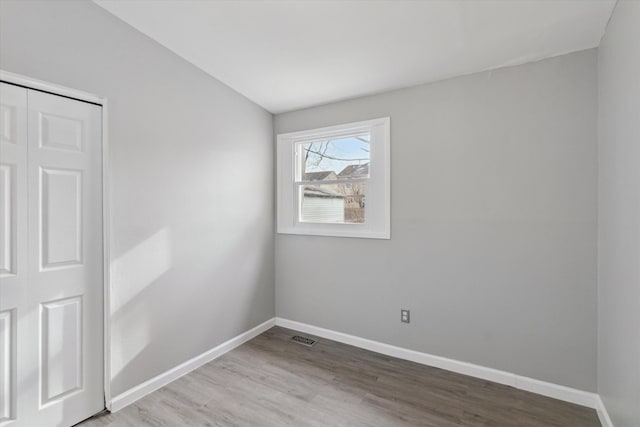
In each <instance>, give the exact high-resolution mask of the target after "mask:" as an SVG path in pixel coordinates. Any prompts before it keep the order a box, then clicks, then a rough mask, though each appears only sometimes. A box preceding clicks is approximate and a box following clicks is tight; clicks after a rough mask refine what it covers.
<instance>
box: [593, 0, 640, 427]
mask: <svg viewBox="0 0 640 427" xmlns="http://www.w3.org/2000/svg"><path fill="white" fill-rule="evenodd" d="M598 76H599V96H600V104H599V105H600V117H599V119H600V122H599V125H600V139H599V141H598V146H599V150H598V159H599V172H600V173H599V212H598V213H599V216H598V231H599V233H598V239H599V240H598V393H599V394H600V395H601V397H602V400H603V402H604V404H605V406H606V407H607V410H608V412H609V415H610V416H611V418H612V421H613V423H614V425H615V426H616V427H637V426H640V2H637V1H619V2H618V4H617V6H616V9H615V11H614V13H613V17H612V18H611V21H610V22H609V26H608V27H607V32H606V34H605V37H604V39H603V41H602V44H601V46H600V50H599V73H598Z"/></svg>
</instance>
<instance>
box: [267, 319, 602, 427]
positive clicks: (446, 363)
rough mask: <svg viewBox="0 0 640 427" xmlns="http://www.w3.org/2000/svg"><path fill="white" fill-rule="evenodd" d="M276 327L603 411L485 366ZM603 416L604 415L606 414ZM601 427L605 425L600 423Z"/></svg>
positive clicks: (588, 396)
mask: <svg viewBox="0 0 640 427" xmlns="http://www.w3.org/2000/svg"><path fill="white" fill-rule="evenodd" d="M276 325H277V326H282V327H283V328H288V329H294V330H296V331H300V332H304V333H307V334H310V335H315V336H317V337H321V338H327V339H330V340H333V341H338V342H341V343H344V344H349V345H352V346H355V347H360V348H363V349H366V350H370V351H375V352H376V353H380V354H385V355H387V356H393V357H397V358H398V359H404V360H410V361H412V362H416V363H420V364H422V365H427V366H433V367H435V368H440V369H445V370H447V371H451V372H456V373H459V374H464V375H469V376H471V377H475V378H480V379H484V380H488V381H493V382H496V383H500V384H504V385H508V386H511V387H515V388H518V389H521V390H526V391H530V392H532V393H536V394H540V395H543V396H547V397H552V398H554V399H559V400H564V401H565V402H571V403H575V404H577V405H582V406H587V407H589V408H593V409H597V410H598V414H599V415H600V409H599V408H600V407H602V408H603V410H604V406H603V405H602V404H601V401H600V397H599V396H598V395H597V394H596V393H591V392H587V391H583V390H577V389H574V388H571V387H565V386H562V385H558V384H553V383H548V382H545V381H540V380H535V379H533V378H528V377H523V376H521V375H517V374H513V373H511V372H505V371H500V370H497V369H493V368H487V367H485V366H480V365H474V364H473V363H467V362H461V361H459V360H454V359H449V358H446V357H441V356H435V355H432V354H428V353H421V352H419V351H414V350H408V349H406V348H402V347H396V346H393V345H389V344H384V343H381V342H378V341H372V340H369V339H366V338H360V337H356V336H354V335H348V334H345V333H342V332H336V331H332V330H330V329H324V328H319V327H317V326H312V325H308V324H306V323H301V322H296V321H293V320H288V319H283V318H280V317H277V318H276ZM604 412H605V413H606V411H604ZM603 425H605V424H604V422H603ZM609 425H610V424H609Z"/></svg>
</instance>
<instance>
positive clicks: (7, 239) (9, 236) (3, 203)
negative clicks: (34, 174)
mask: <svg viewBox="0 0 640 427" xmlns="http://www.w3.org/2000/svg"><path fill="white" fill-rule="evenodd" d="M15 168H16V167H15V165H10V164H0V278H2V277H6V276H13V275H15V274H16V264H15V263H16V259H17V258H18V254H17V253H16V237H17V236H16V221H17V218H16V204H17V203H16V202H17V200H16V197H17V194H16V188H15V187H16V177H15Z"/></svg>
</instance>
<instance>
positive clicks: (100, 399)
mask: <svg viewBox="0 0 640 427" xmlns="http://www.w3.org/2000/svg"><path fill="white" fill-rule="evenodd" d="M0 95H1V98H2V102H1V103H0V104H2V111H1V112H0V137H1V141H2V142H1V147H2V153H1V154H2V156H1V157H2V159H1V160H2V161H1V164H0V191H2V193H1V194H0V214H2V218H1V219H0V232H1V233H2V234H1V235H0V268H1V270H0V273H1V274H2V278H1V286H0V298H1V302H0V381H1V382H0V390H2V392H3V393H2V398H1V399H0V405H2V406H0V417H4V419H3V420H2V421H0V422H1V423H2V427H5V424H6V425H7V426H12V427H14V426H15V427H22V426H30V427H36V426H50V425H51V426H54V425H55V426H66V425H73V424H75V423H77V422H79V421H81V420H83V419H85V418H87V417H89V416H91V415H93V414H95V413H97V412H99V411H101V410H102V409H103V408H104V394H103V393H104V392H103V390H104V385H103V372H104V367H103V257H102V247H103V243H102V178H101V177H102V154H101V150H102V144H101V134H102V127H101V126H102V124H101V107H99V106H96V105H93V104H89V103H84V102H81V101H76V100H72V99H68V98H64V97H60V96H56V95H51V94H48V93H43V92H39V91H35V90H30V89H24V88H19V87H15V86H10V85H5V84H2V92H1V93H0ZM12 355H15V357H13V356H12ZM7 372H8V374H7ZM5 390H9V391H10V393H9V397H7V394H5Z"/></svg>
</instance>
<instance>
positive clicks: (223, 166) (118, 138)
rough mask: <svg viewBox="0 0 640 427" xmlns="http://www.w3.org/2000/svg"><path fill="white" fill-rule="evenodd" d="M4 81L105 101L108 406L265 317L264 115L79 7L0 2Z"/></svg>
mask: <svg viewBox="0 0 640 427" xmlns="http://www.w3.org/2000/svg"><path fill="white" fill-rule="evenodd" d="M0 68H2V69H3V70H6V71H11V72H15V73H20V74H24V75H27V76H30V77H34V78H38V79H42V80H45V81H49V82H52V83H57V84H61V85H65V86H69V87H72V88H76V89H80V90H85V91H88V92H92V93H96V94H99V95H103V96H106V97H107V98H108V100H109V123H108V126H109V144H110V150H109V156H110V161H111V165H110V166H111V167H110V172H111V203H112V217H111V222H112V224H111V225H112V247H111V250H112V258H113V267H114V268H113V269H114V276H113V284H112V286H113V300H114V313H113V325H112V328H113V330H112V345H113V375H114V379H113V393H114V394H119V393H121V392H123V391H125V390H127V389H129V388H130V387H132V386H135V385H137V384H139V383H141V382H143V381H145V380H147V379H149V378H151V377H153V376H154V375H157V374H159V373H162V372H164V371H166V370H167V369H170V368H173V367H175V366H176V365H178V364H180V363H182V362H184V361H186V360H188V359H189V358H191V357H194V356H196V355H198V354H200V353H202V352H204V351H206V350H208V349H211V348H212V347H214V346H216V345H218V344H220V343H221V342H223V341H225V340H227V339H229V338H231V337H233V336H235V335H237V334H239V333H241V332H244V331H246V330H247V329H249V328H251V327H253V326H255V325H257V324H259V323H261V322H263V321H265V320H267V319H269V318H271V317H273V315H274V286H273V254H272V252H273V232H274V227H273V214H272V212H273V186H272V180H271V177H272V171H273V155H272V115H271V114H270V113H268V112H266V111H265V110H263V109H262V108H260V107H258V106H256V105H255V104H253V103H252V102H250V101H248V100H247V99H246V98H244V97H242V96H240V95H239V94H237V93H236V92H234V91H233V90H231V89H229V88H228V87H226V86H224V85H223V84H221V83H220V82H218V81H216V80H214V79H213V78H211V77H210V76H208V75H206V74H205V73H203V72H201V71H200V70H198V69H197V68H195V67H194V66H192V65H190V64H188V63H187V62H185V61H184V60H182V59H180V58H179V57H177V56H176V55H174V54H173V53H171V52H170V51H169V50H167V49H165V48H164V47H162V46H160V45H159V44H157V43H155V42H153V41H152V40H150V39H148V38H147V37H146V36H144V35H142V34H141V33H139V32H137V31H136V30H134V29H133V28H131V27H130V26H128V25H126V24H124V23H123V22H121V21H119V20H118V19H117V18H115V17H114V16H112V15H110V14H109V13H108V12H106V11H105V10H104V9H102V8H100V7H98V6H97V5H95V4H93V3H91V2H87V1H69V2H59V1H55V2H50V1H42V2H40V1H23V2H13V1H2V2H1V3H0Z"/></svg>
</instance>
